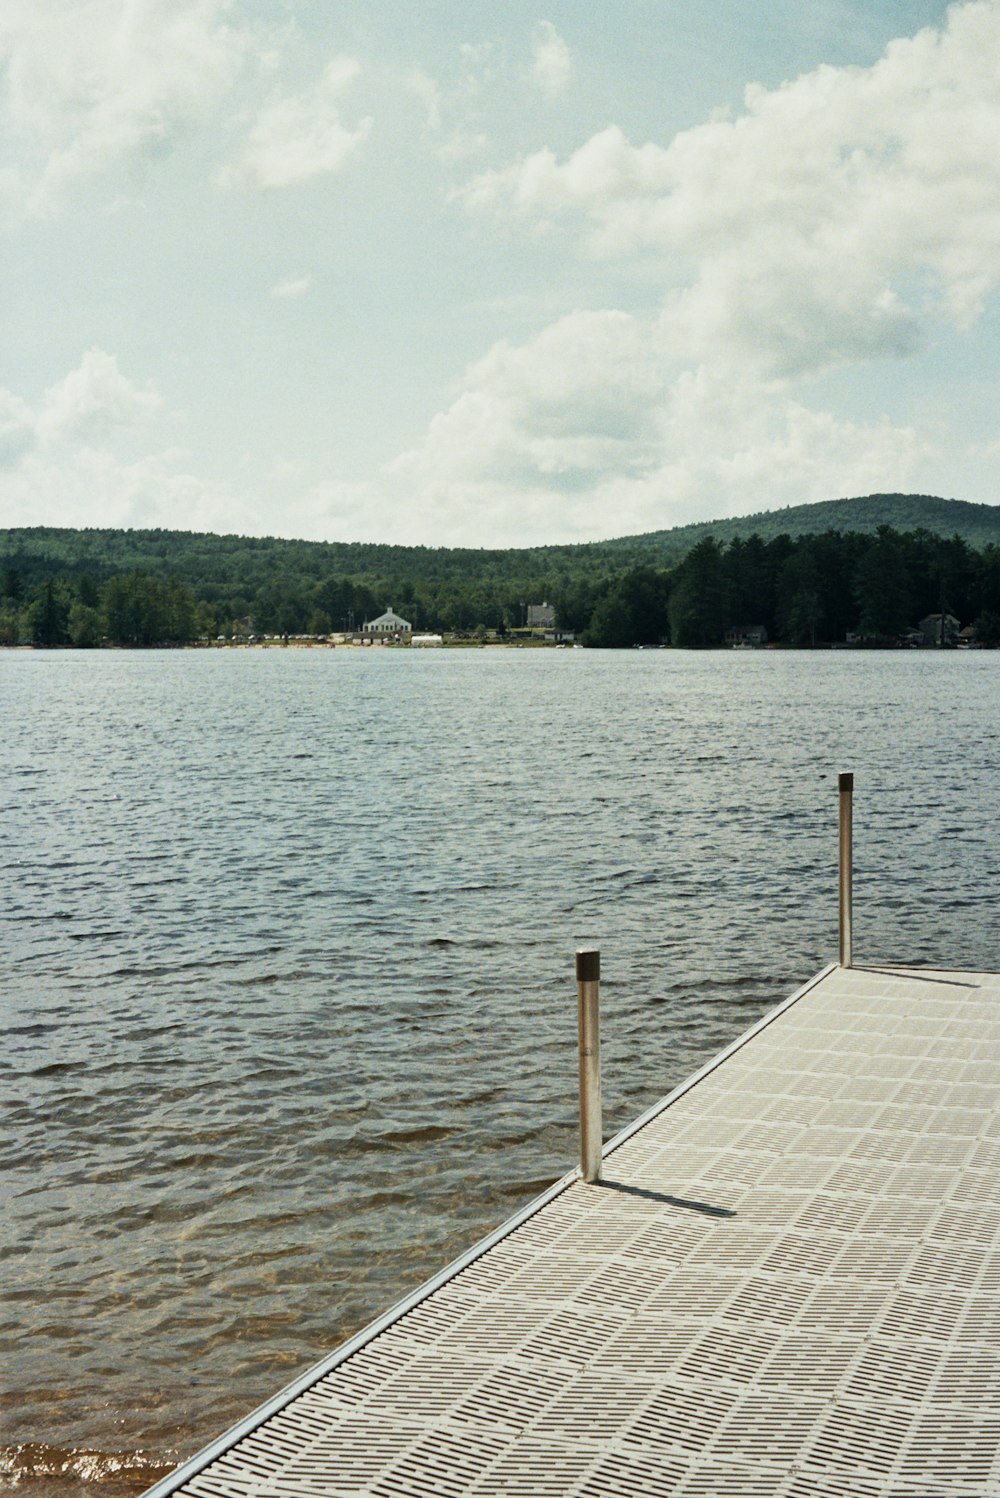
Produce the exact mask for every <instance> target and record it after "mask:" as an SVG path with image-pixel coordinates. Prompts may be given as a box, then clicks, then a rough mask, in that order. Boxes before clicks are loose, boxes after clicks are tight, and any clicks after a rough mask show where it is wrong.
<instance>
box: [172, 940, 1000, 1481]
mask: <svg viewBox="0 0 1000 1498" xmlns="http://www.w3.org/2000/svg"><path fill="white" fill-rule="evenodd" d="M168 1494H180V1495H183V1498H339V1495H341V1494H343V1495H351V1498H436V1495H440V1498H465V1495H469V1498H499V1495H511V1498H570V1495H579V1498H667V1495H670V1498H673V1495H686V1498H847V1495H849V1498H875V1495H879V1498H889V1495H892V1498H952V1495H955V1498H958V1495H963V1498H990V1495H1000V975H998V974H995V973H981V972H963V971H943V970H927V969H917V968H907V967H895V966H893V967H886V966H878V967H861V966H851V965H850V961H849V959H848V962H847V963H844V962H843V961H842V963H840V964H836V965H832V966H830V967H828V968H826V969H824V970H823V971H822V972H821V973H819V974H818V975H817V976H816V977H815V978H813V979H811V980H810V981H809V982H808V983H806V984H805V985H804V986H803V987H802V988H800V989H799V990H798V991H797V992H796V993H794V994H793V995H792V996H791V997H790V998H787V999H786V1000H784V1002H782V1003H779V1004H778V1006H777V1007H776V1008H775V1009H774V1010H773V1011H772V1012H771V1013H770V1014H768V1015H767V1016H766V1017H765V1018H764V1019H763V1020H761V1021H760V1023H759V1024H757V1025H755V1026H754V1027H753V1028H752V1029H751V1030H750V1031H748V1032H747V1034H745V1035H744V1036H742V1037H741V1038H740V1039H739V1040H737V1041H736V1042H734V1044H732V1045H731V1046H729V1047H728V1048H727V1049H726V1050H725V1051H723V1052H722V1053H721V1055H720V1056H718V1057H717V1058H716V1059H715V1060H713V1061H712V1062H711V1063H709V1064H708V1065H707V1066H705V1067H704V1068H703V1069H702V1070H701V1071H699V1072H698V1073H697V1074H696V1075H695V1076H694V1077H692V1078H691V1079H689V1080H688V1081H687V1082H685V1083H684V1084H683V1085H682V1086H681V1087H679V1088H677V1089H676V1090H675V1091H674V1092H672V1093H671V1094H670V1095H669V1096H668V1097H666V1098H665V1099H664V1100H663V1101H662V1102H660V1103H658V1104H657V1105H656V1106H655V1107H654V1108H652V1109H651V1110H650V1111H649V1112H648V1113H647V1114H645V1115H644V1116H643V1117H642V1118H640V1119H638V1120H637V1121H636V1122H635V1123H634V1124H633V1125H632V1126H631V1127H629V1128H628V1129H626V1130H625V1131H624V1132H623V1133H621V1134H620V1135H618V1136H617V1138H615V1139H613V1140H611V1141H610V1142H609V1143H608V1144H606V1145H604V1146H603V1150H602V1151H601V1154H600V1163H599V1179H598V1180H596V1181H594V1182H593V1183H588V1182H586V1181H585V1180H584V1179H582V1178H581V1175H580V1173H579V1172H574V1173H573V1174H571V1175H568V1176H567V1177H565V1179H564V1180H562V1181H560V1182H557V1183H556V1185H555V1186H553V1187H552V1188H551V1189H550V1190H549V1191H547V1192H546V1193H545V1194H544V1195H543V1196H541V1197H539V1198H538V1199H537V1200H536V1201H535V1202H533V1203H531V1204H530V1205H529V1206H528V1207H527V1208H525V1209H524V1210H523V1211H522V1212H520V1213H518V1214H517V1216H515V1217H514V1218H513V1219H511V1221H510V1222H509V1223H507V1224H505V1225H504V1226H503V1227H502V1228H501V1229H499V1230H498V1231H497V1232H496V1233H494V1234H492V1235H491V1237H489V1238H488V1239H486V1240H485V1241H484V1242H483V1243H481V1244H479V1245H477V1247H476V1248H474V1249H472V1250H471V1251H470V1252H469V1253H467V1254H466V1255H464V1256H463V1257H462V1258H461V1259H459V1260H458V1261H457V1262H456V1263H455V1264H453V1265H452V1266H450V1267H449V1268H448V1269H446V1270H445V1271H443V1272H442V1273H441V1274H440V1275H438V1276H437V1277H436V1278H435V1279H434V1280H432V1281H430V1282H429V1283H428V1284H427V1285H425V1286H423V1287H422V1288H421V1289H420V1290H418V1291H416V1292H415V1293H414V1294H412V1295H411V1296H409V1297H408V1298H407V1299H406V1300H405V1301H404V1302H402V1303H401V1304H400V1305H399V1306H397V1307H396V1308H394V1309H393V1310H392V1311H390V1312H389V1313H387V1314H386V1315H385V1316H383V1317H382V1318H381V1319H380V1320H379V1321H377V1322H376V1323H374V1324H373V1326H371V1327H369V1328H368V1329H367V1330H366V1331H365V1332H362V1333H361V1334H359V1335H358V1336H357V1337H355V1338H353V1339H352V1340H351V1341H350V1342H349V1343H347V1344H346V1345H345V1346H344V1347H343V1348H341V1349H340V1350H339V1351H338V1352H336V1353H334V1354H333V1355H332V1356H331V1357H329V1358H328V1359H326V1360H325V1361H324V1362H323V1363H321V1364H320V1365H319V1366H318V1367H316V1368H313V1369H312V1370H310V1371H309V1372H308V1373H307V1374H305V1375H304V1376H303V1377H302V1378H300V1379H299V1380H298V1381H297V1382H296V1383H295V1384H293V1385H292V1386H291V1387H290V1388H289V1389H286V1390H285V1391H284V1392H283V1393H282V1394H280V1395H278V1396H277V1397H276V1398H275V1399H274V1400H272V1401H271V1402H270V1403H269V1404H267V1405H265V1406H264V1407H263V1408H262V1409H261V1410H259V1411H257V1412H256V1414H255V1415H253V1416H251V1417H249V1418H248V1419H247V1420H246V1421H244V1422H243V1423H242V1424H241V1425H240V1426H238V1427H236V1428H235V1429H234V1430H232V1431H230V1432H229V1433H228V1434H227V1435H225V1436H223V1437H222V1438H221V1439H220V1440H219V1441H217V1442H215V1443H214V1445H213V1446H211V1447H209V1448H207V1449H206V1451H204V1452H202V1453H201V1454H200V1455H199V1456H197V1457H195V1458H194V1459H193V1460H192V1461H190V1462H188V1463H186V1464H185V1465H184V1466H182V1467H180V1468H179V1469H178V1470H177V1472H176V1473H174V1474H173V1475H172V1476H171V1477H168V1478H166V1479H165V1480H164V1481H162V1482H160V1483H158V1484H157V1485H156V1486H155V1487H154V1488H153V1489H151V1490H150V1498H153V1495H155V1498H166V1495H168Z"/></svg>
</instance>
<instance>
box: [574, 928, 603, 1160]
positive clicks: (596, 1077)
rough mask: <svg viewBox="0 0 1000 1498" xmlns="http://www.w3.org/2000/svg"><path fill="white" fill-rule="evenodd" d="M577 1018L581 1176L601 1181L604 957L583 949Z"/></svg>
mask: <svg viewBox="0 0 1000 1498" xmlns="http://www.w3.org/2000/svg"><path fill="white" fill-rule="evenodd" d="M576 986H577V1014H578V1021H579V1034H580V1174H581V1175H582V1177H583V1179H584V1180H585V1181H588V1182H590V1183H593V1182H595V1181H599V1180H600V1178H601V1146H602V1145H603V1143H604V1140H603V1137H602V1132H601V1017H600V989H601V954H600V952H599V951H598V950H597V948H596V947H581V948H580V949H579V950H578V951H577V954H576Z"/></svg>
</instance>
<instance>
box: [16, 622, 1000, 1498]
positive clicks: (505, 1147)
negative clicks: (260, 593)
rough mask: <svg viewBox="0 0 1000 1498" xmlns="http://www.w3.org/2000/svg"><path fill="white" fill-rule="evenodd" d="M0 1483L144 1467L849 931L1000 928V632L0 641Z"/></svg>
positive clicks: (937, 939) (702, 1051) (532, 1186)
mask: <svg viewBox="0 0 1000 1498" xmlns="http://www.w3.org/2000/svg"><path fill="white" fill-rule="evenodd" d="M0 710H2V714H3V725H4V732H3V753H2V756H0V785H2V801H3V815H2V821H0V828H2V833H0V836H2V838H3V859H2V864H0V889H2V893H0V920H2V924H3V941H2V945H0V962H2V982H0V1004H2V1011H3V1017H4V1029H5V1033H6V1039H5V1043H4V1046H3V1050H2V1053H0V1075H2V1092H3V1105H4V1114H5V1127H4V1133H3V1140H2V1154H0V1190H2V1211H3V1229H2V1232H3V1244H2V1249H0V1252H2V1256H3V1261H2V1270H0V1278H2V1284H3V1291H4V1296H5V1300H4V1308H3V1311H2V1328H0V1336H2V1338H3V1344H4V1352H3V1358H2V1366H3V1381H4V1382H3V1388H2V1399H3V1404H2V1422H3V1427H2V1428H3V1436H2V1447H3V1451H2V1453H0V1491H4V1490H10V1491H13V1490H15V1489H16V1491H17V1492H18V1493H21V1494H31V1495H38V1498H40V1495H42V1494H44V1495H46V1498H68V1495H70V1494H74V1495H78V1494H84V1493H90V1492H94V1491H95V1490H96V1491H97V1492H98V1493H99V1495H100V1498H105V1495H109V1498H110V1495H118V1494H127V1493H132V1492H136V1491H139V1490H141V1489H142V1488H143V1487H144V1486H145V1485H146V1484H147V1483H148V1482H150V1481H152V1480H153V1479H154V1478H155V1476H156V1475H157V1473H158V1470H159V1468H160V1467H161V1466H163V1465H170V1464H171V1463H172V1462H173V1461H174V1460H176V1459H177V1458H178V1457H179V1456H181V1455H184V1454H187V1453H189V1452H190V1451H192V1450H193V1449H196V1448H197V1447H198V1446H200V1445H202V1444H204V1442H205V1441H206V1440H207V1439H208V1438H209V1437H211V1436H213V1435H214V1434H216V1433H218V1431H219V1430H221V1428H222V1427H224V1426H225V1425H227V1424H229V1423H231V1422H232V1421H233V1420H234V1419H235V1418H237V1417H238V1416H240V1415H242V1414H243V1413H245V1412H246V1411H247V1410H248V1409H250V1408H251V1407H253V1406H254V1405H255V1404H257V1403H259V1402H260V1401H261V1400H262V1399H263V1398H264V1397H265V1396H267V1395H269V1394H271V1393H273V1392H275V1391H276V1390H277V1389H278V1388H280V1387H281V1386H282V1385H283V1384H285V1383H287V1382H288V1381H289V1380H290V1379H291V1377H292V1376H293V1375H294V1374H295V1373H296V1372H297V1371H299V1370H301V1369H302V1368H303V1367H304V1366H307V1365H309V1364H310V1363H311V1362H313V1361H315V1360H316V1359H317V1358H318V1357H319V1356H320V1355H321V1354H323V1353H324V1352H326V1351H327V1350H329V1349H330V1348H332V1347H333V1346H335V1345H336V1344H337V1343H338V1342H340V1341H342V1340H343V1339H344V1338H345V1337H346V1336H347V1335H348V1334H350V1333H351V1332H352V1331H354V1330H356V1329H357V1328H358V1327H359V1326H361V1325H363V1324H364V1323H366V1322H367V1321H369V1320H371V1319H372V1318H373V1317H374V1316H375V1315H376V1314H377V1313H378V1312H379V1311H381V1310H382V1309H384V1308H385V1307H386V1306H388V1305H389V1304H390V1303H391V1302H392V1301H394V1300H395V1299H397V1298H398V1297H399V1296H400V1295H401V1294H402V1293H403V1292H404V1291H405V1290H406V1289H407V1288H409V1287H411V1286H412V1285H414V1284H416V1283H418V1282H419V1281H420V1280H422V1279H424V1278H426V1277H427V1276H428V1275H429V1274H430V1273H432V1272H433V1271H434V1270H436V1269H437V1268H439V1267H440V1266H441V1265H442V1264H444V1263H445V1262H446V1261H447V1260H448V1259H450V1258H452V1257H454V1256H455V1255H456V1254H457V1253H458V1252H459V1251H460V1250H462V1249H463V1248H465V1247H466V1246H468V1245H469V1244H470V1243H472V1242H474V1241H475V1240H476V1239H477V1238H478V1237H481V1236H482V1235H483V1234H484V1233H485V1232H486V1231H488V1230H489V1229H490V1228H492V1227H493V1226H495V1225H496V1224H497V1223H498V1222H499V1221H501V1220H503V1219H504V1218H505V1217H507V1216H509V1215H510V1214H511V1213H512V1212H513V1211H514V1210H515V1209H516V1208H517V1207H518V1206H519V1205H520V1204H521V1203H522V1202H524V1201H525V1200H527V1199H528V1198H530V1197H531V1196H532V1195H534V1194H536V1193H537V1192H538V1191H539V1190H540V1189H541V1188H542V1186H543V1185H545V1184H547V1183H548V1182H549V1181H551V1180H553V1179H554V1178H556V1177H557V1176H559V1175H562V1174H563V1173H564V1172H565V1171H566V1170H567V1169H569V1168H570V1167H571V1166H572V1164H573V1162H574V1158H575V1151H576V1132H575V1131H576V1113H575V1108H576V1102H575V1082H576V1076H575V1068H576V1054H575V1045H576V1032H575V1003H576V993H575V985H574V980H573V952H574V949H575V948H576V947H577V946H580V945H596V946H599V947H600V948H601V952H602V963H603V974H604V982H603V985H602V999H603V1040H604V1094H605V1122H606V1132H608V1133H610V1132H612V1131H614V1130H615V1129H617V1128H618V1127H620V1126H621V1125H623V1124H624V1123H626V1122H628V1121H629V1120H630V1119H631V1118H632V1117H634V1116H635V1115H636V1114H637V1113H638V1112H640V1111H641V1110H642V1109H643V1108H644V1107H646V1106H647V1105H648V1104H650V1103H651V1102H653V1101H654V1100H655V1099H656V1098H657V1097H659V1096H661V1095H662V1094H663V1093H664V1092H666V1091H667V1090H668V1089H669V1088H670V1087H671V1086H672V1085H674V1084H675V1083H676V1082H678V1081H679V1080H681V1079H682V1078H683V1077H685V1076H687V1075H688V1074H689V1073H690V1072H691V1071H692V1070H693V1069H694V1068H695V1067H696V1066H697V1065H698V1064H699V1063H700V1062H701V1061H702V1060H703V1059H705V1058H706V1057H707V1056H709V1055H710V1054H712V1053H713V1052H714V1051H716V1050H717V1049H719V1047H720V1046H722V1045H723V1044H725V1043H726V1042H728V1041H729V1040H731V1039H732V1038H733V1037H734V1036H736V1035H738V1034H739V1033H741V1032H742V1031H743V1030H745V1029H746V1028H747V1027H748V1026H749V1025H750V1024H751V1023H752V1022H753V1021H754V1020H755V1019H757V1018H758V1016H759V1015H760V1014H762V1013H763V1012H764V1011H765V1010H767V1009H768V1008H770V1007H771V1006H772V1005H773V1004H774V1003H775V1002H777V1001H778V1000H779V999H781V998H783V997H785V996H786V995H787V993H789V992H791V991H792V989H794V988H795V987H797V986H798V984H799V983H800V982H802V981H803V980H804V979H805V978H807V977H809V976H811V975H812V973H814V972H815V971H816V970H817V969H818V968H820V967H821V966H822V965H823V964H824V963H825V962H827V961H829V960H830V959H831V958H833V957H835V955H836V836H837V832H836V829H837V807H836V772H837V771H838V770H841V769H851V770H854V772H855V775H856V792H855V851H856V863H857V872H856V876H855V956H856V959H857V960H859V961H864V960H872V961H878V960H883V961H894V960H896V961H910V962H913V961H929V962H940V963H944V964H953V965H961V964H965V965H968V966H981V967H987V968H995V967H996V966H997V965H998V960H997V959H998V925H1000V922H998V901H997V886H998V872H1000V840H998V837H997V827H998V822H1000V773H998V766H1000V654H998V653H972V652H969V653H964V654H963V653H945V654H941V655H938V654H936V653H932V652H927V653H916V652H914V653H903V652H899V653H874V652H873V653H848V652H844V653H838V652H823V653H816V654H812V653H806V652H802V653H785V652H772V651H765V652H725V653H724V652H713V653H709V654H686V653H680V652H677V653H675V652H638V651H636V652H628V653H621V654H616V653H610V652H596V651H595V652H585V651H513V650H484V651H471V650H470V651H447V652H404V651H388V650H372V651H360V650H348V649H340V650H336V651H328V650H321V649H311V650H307V649H300V650H295V649H289V650H273V651H266V652H264V651H225V650H220V651H213V652H205V653H199V652H194V651H186V652H176V653H172V652H162V653H140V652H135V653H110V652H107V653H95V654H87V653H82V652H80V653H72V652H65V653H62V652H12V651H8V652H0Z"/></svg>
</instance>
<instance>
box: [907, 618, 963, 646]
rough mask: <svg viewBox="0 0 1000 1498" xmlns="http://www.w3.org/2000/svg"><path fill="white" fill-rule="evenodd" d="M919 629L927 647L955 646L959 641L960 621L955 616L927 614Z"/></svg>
mask: <svg viewBox="0 0 1000 1498" xmlns="http://www.w3.org/2000/svg"><path fill="white" fill-rule="evenodd" d="M917 628H918V629H919V630H920V633H921V636H922V637H923V642H924V644H925V645H954V643H955V641H956V640H957V639H958V620H957V619H956V618H955V615H954V614H943V615H942V614H927V615H925V616H924V618H923V619H921V621H920V623H919V624H918V626H917Z"/></svg>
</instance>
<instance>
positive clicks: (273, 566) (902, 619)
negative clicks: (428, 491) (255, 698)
mask: <svg viewBox="0 0 1000 1498" xmlns="http://www.w3.org/2000/svg"><path fill="white" fill-rule="evenodd" d="M541 602H549V603H551V604H553V605H554V607H555V610H556V618H557V622H558V624H559V626H560V627H561V628H563V629H566V630H571V631H574V632H575V633H577V634H578V635H582V636H583V638H584V639H585V641H586V642H587V643H591V644H608V645H626V644H637V643H638V644H644V643H650V642H653V643H656V642H659V641H661V640H665V639H669V640H670V641H671V642H672V643H673V644H681V645H683V644H689V643H690V644H702V645H707V644H713V643H715V644H719V643H721V642H722V639H723V637H724V635H725V632H726V631H727V630H728V629H730V628H731V627H732V626H734V625H738V624H754V625H762V626H763V627H764V628H766V630H767V635H768V638H769V639H771V640H779V641H782V642H785V643H789V644H796V643H799V644H800V643H804V642H806V643H817V642H820V641H826V642H830V643H832V642H835V641H838V640H839V641H842V640H843V639H844V637H845V633H847V632H852V631H860V632H861V634H862V636H864V637H865V638H870V639H878V640H892V639H894V638H896V637H897V636H900V635H901V634H902V633H903V632H905V631H906V630H908V629H911V628H912V627H913V625H914V624H915V623H916V621H917V620H918V619H920V618H921V617H923V616H926V615H927V614H929V613H931V612H933V611H934V610H938V611H942V610H944V611H947V612H949V613H951V614H953V615H954V616H955V617H956V618H958V619H959V620H960V622H961V623H962V624H963V625H964V624H966V623H972V624H977V628H978V632H979V634H980V636H981V638H982V639H984V640H989V641H990V642H991V643H992V641H993V639H994V637H995V636H997V637H1000V506H991V505H974V504H966V503H963V502H961V501H958V500H945V499H935V498H932V497H928V496H921V495H901V494H895V495H870V496H868V497H867V498H863V499H843V500H832V501H829V502H827V503H823V504H816V505H803V506H798V507H796V508H794V509H786V510H776V511H770V512H767V513H764V514H760V515H748V516H743V517H740V518H739V519H730V520H720V521H714V522H706V523H704V524H701V525H691V526H684V527H680V528H678V529H675V530H668V531H657V532H652V533H650V534H648V535H642V536H627V537H622V538H620V539H617V540H612V541H595V542H590V543H587V544H580V545H573V546H568V545H567V546H536V547H526V548H521V549H519V548H506V549H503V548H495V549H489V550H487V549H472V548H457V547H424V546H385V545H377V544H369V543H364V542H339V541H329V542H321V541H287V540H280V539H276V538H274V537H253V536H217V535H210V534H199V533H195V532H189V531H169V530H145V531H143V530H131V531H130V530H63V529H56V528H52V527H42V526H39V527H29V528H25V529H20V530H13V529H11V530H5V531H4V530H0V645H16V644H43V645H44V644H48V645H52V644H64V643H70V644H74V645H95V644H101V643H112V644H139V645H146V644H155V643H157V642H160V641H173V642H184V641H188V640H191V639H205V638H218V637H220V636H221V637H223V638H231V637H242V636H245V635H249V634H254V633H272V632H277V633H281V634H293V633H294V634H300V633H301V634H310V635H316V634H327V633H330V632H332V631H338V630H344V629H346V630H351V629H353V628H355V627H357V626H360V625H361V623H362V622H363V621H364V620H365V619H371V618H374V617H375V616H376V615H377V614H379V613H381V611H382V610H383V609H385V608H386V607H387V606H391V607H394V608H396V609H398V610H399V611H400V612H401V613H402V614H403V616H404V618H407V619H409V620H411V621H412V622H413V623H414V624H415V626H416V627H417V628H418V629H421V630H426V629H431V630H446V631H458V632H463V631H470V630H483V631H487V630H492V629H517V628H519V627H521V626H523V625H524V624H525V621H526V616H527V606H528V605H529V604H532V603H541Z"/></svg>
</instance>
